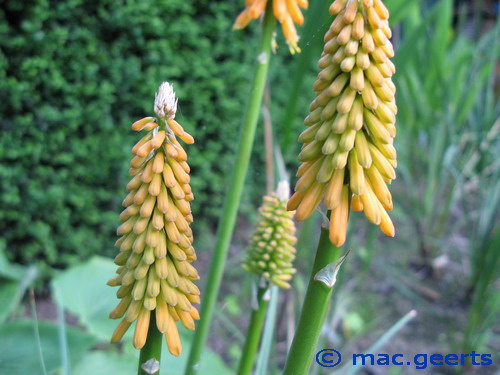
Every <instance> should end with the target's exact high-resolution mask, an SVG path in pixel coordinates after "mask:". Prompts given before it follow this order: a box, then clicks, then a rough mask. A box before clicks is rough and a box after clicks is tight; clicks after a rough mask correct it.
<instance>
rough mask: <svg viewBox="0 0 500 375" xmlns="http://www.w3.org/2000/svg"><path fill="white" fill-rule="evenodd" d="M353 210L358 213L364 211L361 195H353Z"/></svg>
mask: <svg viewBox="0 0 500 375" xmlns="http://www.w3.org/2000/svg"><path fill="white" fill-rule="evenodd" d="M351 210H353V211H356V212H361V211H363V203H361V198H360V197H359V195H353V196H352V198H351Z"/></svg>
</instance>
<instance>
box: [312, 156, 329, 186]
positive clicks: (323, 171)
mask: <svg viewBox="0 0 500 375" xmlns="http://www.w3.org/2000/svg"><path fill="white" fill-rule="evenodd" d="M332 159H333V154H331V155H328V156H327V157H325V158H324V159H323V163H322V164H321V168H320V169H319V171H318V173H317V175H316V181H318V182H322V183H326V182H328V181H329V180H330V178H331V177H332V174H333V162H332Z"/></svg>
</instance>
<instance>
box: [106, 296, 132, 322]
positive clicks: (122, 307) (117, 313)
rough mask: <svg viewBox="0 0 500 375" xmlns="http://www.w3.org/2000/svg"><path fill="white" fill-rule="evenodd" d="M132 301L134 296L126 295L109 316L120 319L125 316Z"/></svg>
mask: <svg viewBox="0 0 500 375" xmlns="http://www.w3.org/2000/svg"><path fill="white" fill-rule="evenodd" d="M131 301H132V298H131V296H130V295H129V296H126V297H124V298H123V299H122V300H121V301H120V303H119V304H118V306H116V307H115V309H114V310H113V311H111V312H110V313H109V317H110V318H111V319H120V318H121V317H123V315H124V314H125V312H126V311H127V309H128V307H129V306H130V302H131Z"/></svg>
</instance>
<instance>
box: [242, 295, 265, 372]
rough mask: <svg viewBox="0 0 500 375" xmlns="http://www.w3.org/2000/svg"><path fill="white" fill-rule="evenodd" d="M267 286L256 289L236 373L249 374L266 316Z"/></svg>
mask: <svg viewBox="0 0 500 375" xmlns="http://www.w3.org/2000/svg"><path fill="white" fill-rule="evenodd" d="M267 291H268V288H262V287H259V289H258V291H257V303H258V307H257V308H256V309H254V310H252V316H251V318H250V325H249V326H248V331H247V336H246V340H245V346H244V347H243V354H242V356H241V360H240V364H239V366H238V375H249V374H250V373H251V372H252V368H253V365H254V362H255V356H256V354H257V349H258V348H259V340H260V335H261V332H262V326H263V324H264V318H265V316H266V311H267V306H268V305H269V300H268V299H267V298H265V294H266V292H267Z"/></svg>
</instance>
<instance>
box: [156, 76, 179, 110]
mask: <svg viewBox="0 0 500 375" xmlns="http://www.w3.org/2000/svg"><path fill="white" fill-rule="evenodd" d="M154 111H155V113H156V114H157V115H158V116H159V117H160V118H166V119H173V118H174V117H175V112H177V98H176V97H175V92H174V85H171V84H169V83H168V82H163V83H162V84H161V85H160V88H159V89H158V92H157V93H156V94H155V106H154Z"/></svg>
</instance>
